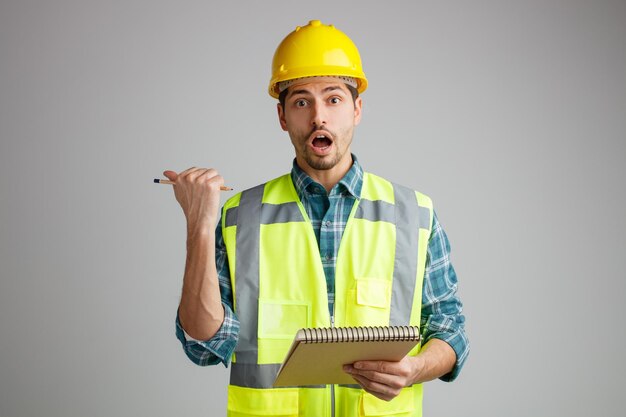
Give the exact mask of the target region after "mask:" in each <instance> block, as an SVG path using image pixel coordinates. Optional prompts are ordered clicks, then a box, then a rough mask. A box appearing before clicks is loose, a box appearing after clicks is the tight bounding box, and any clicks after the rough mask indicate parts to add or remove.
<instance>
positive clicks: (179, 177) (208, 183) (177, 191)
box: [163, 167, 224, 232]
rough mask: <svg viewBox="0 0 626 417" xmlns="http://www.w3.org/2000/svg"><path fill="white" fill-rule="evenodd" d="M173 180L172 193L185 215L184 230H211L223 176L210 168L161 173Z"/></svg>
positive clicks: (217, 211)
mask: <svg viewBox="0 0 626 417" xmlns="http://www.w3.org/2000/svg"><path fill="white" fill-rule="evenodd" d="M163 175H165V176H166V177H167V178H168V179H169V180H170V181H174V182H175V184H174V186H173V187H174V195H175V196H176V200H177V201H178V203H179V204H180V206H181V208H182V209H183V213H185V217H186V218H187V230H188V232H197V231H202V230H213V229H214V228H215V226H216V223H217V217H218V213H219V207H220V187H221V186H223V185H224V179H223V178H222V177H221V176H220V175H219V173H218V172H217V171H216V170H215V169H212V168H208V169H207V168H196V167H192V168H189V169H187V170H185V171H183V172H181V173H179V174H177V173H176V172H174V171H165V172H163Z"/></svg>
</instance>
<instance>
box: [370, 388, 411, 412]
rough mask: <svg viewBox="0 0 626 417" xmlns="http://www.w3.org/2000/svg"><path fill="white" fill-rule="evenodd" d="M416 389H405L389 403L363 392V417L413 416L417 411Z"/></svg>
mask: <svg viewBox="0 0 626 417" xmlns="http://www.w3.org/2000/svg"><path fill="white" fill-rule="evenodd" d="M413 388H414V387H407V388H404V389H403V390H402V391H401V392H400V394H399V395H398V396H397V397H396V398H394V399H393V400H391V401H389V402H387V401H383V400H381V399H378V398H376V397H374V396H373V395H372V394H370V393H367V392H365V391H363V394H362V397H361V399H362V400H361V405H362V406H361V412H362V414H361V415H362V416H364V417H365V416H411V415H413V412H414V411H415V396H414V394H413Z"/></svg>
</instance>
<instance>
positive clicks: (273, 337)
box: [258, 298, 311, 363]
mask: <svg viewBox="0 0 626 417" xmlns="http://www.w3.org/2000/svg"><path fill="white" fill-rule="evenodd" d="M310 316H311V308H310V306H309V304H306V303H303V302H299V301H285V300H268V299H263V298H261V299H259V324H258V335H259V336H258V337H259V339H258V349H259V353H258V363H281V362H282V361H283V359H285V355H286V354H287V351H288V350H289V347H290V346H291V342H292V341H293V337H294V336H295V334H296V332H297V331H298V330H299V329H302V328H305V327H310V323H311V318H310Z"/></svg>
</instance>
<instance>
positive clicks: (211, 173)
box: [192, 168, 219, 182]
mask: <svg viewBox="0 0 626 417" xmlns="http://www.w3.org/2000/svg"><path fill="white" fill-rule="evenodd" d="M194 174H197V175H196V176H195V178H194V180H195V181H198V182H208V181H210V180H212V179H213V178H216V177H219V174H218V172H217V171H216V170H215V169H213V168H208V169H205V170H204V171H203V172H199V171H198V172H195V173H194ZM192 175H193V174H192Z"/></svg>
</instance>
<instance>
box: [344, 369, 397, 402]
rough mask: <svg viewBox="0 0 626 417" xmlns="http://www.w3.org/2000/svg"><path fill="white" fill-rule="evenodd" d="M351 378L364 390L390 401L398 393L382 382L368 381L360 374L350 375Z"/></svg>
mask: <svg viewBox="0 0 626 417" xmlns="http://www.w3.org/2000/svg"><path fill="white" fill-rule="evenodd" d="M352 378H354V380H355V381H356V382H358V383H359V385H360V386H361V387H362V388H363V389H364V390H365V391H367V392H369V393H370V394H372V395H373V396H375V397H376V398H380V399H381V400H385V401H390V400H392V399H393V398H395V397H396V396H397V395H398V394H399V393H400V392H399V391H396V390H393V389H391V388H389V387H386V386H384V385H382V384H378V383H376V382H373V381H370V380H369V379H367V378H365V377H363V376H361V375H352Z"/></svg>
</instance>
